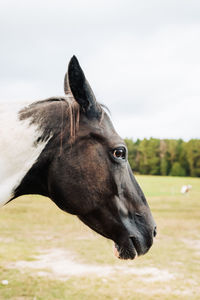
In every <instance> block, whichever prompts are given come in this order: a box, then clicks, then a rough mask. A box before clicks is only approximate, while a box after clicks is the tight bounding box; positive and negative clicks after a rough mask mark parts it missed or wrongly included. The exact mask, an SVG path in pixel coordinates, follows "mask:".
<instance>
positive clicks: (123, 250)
mask: <svg viewBox="0 0 200 300" xmlns="http://www.w3.org/2000/svg"><path fill="white" fill-rule="evenodd" d="M129 240H130V241H129V242H128V246H127V245H126V246H119V245H118V244H116V243H115V244H114V254H115V256H116V257H117V258H119V259H135V258H136V257H137V255H138V253H137V250H136V248H135V246H134V244H133V242H132V240H131V239H129Z"/></svg>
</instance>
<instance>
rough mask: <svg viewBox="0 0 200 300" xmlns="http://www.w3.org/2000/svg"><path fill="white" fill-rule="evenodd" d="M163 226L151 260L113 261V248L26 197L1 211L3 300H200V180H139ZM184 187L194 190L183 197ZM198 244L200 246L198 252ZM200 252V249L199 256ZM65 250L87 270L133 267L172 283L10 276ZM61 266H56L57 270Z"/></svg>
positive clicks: (125, 277)
mask: <svg viewBox="0 0 200 300" xmlns="http://www.w3.org/2000/svg"><path fill="white" fill-rule="evenodd" d="M137 179H138V182H139V183H140V185H141V187H142V188H143V190H144V192H145V195H146V196H147V199H148V202H149V205H150V207H151V210H152V213H153V215H154V218H155V220H156V223H157V226H158V236H157V238H156V240H155V243H154V245H153V247H152V248H151V250H150V251H149V253H148V254H146V255H145V256H143V257H140V258H138V259H136V260H134V261H128V262H127V261H119V260H117V259H116V258H115V257H114V256H113V250H112V247H113V245H112V242H111V241H108V240H106V239H104V238H103V237H101V236H99V235H97V234H95V233H93V232H92V231H91V230H90V229H88V228H87V227H86V226H85V225H83V224H82V223H81V222H80V221H79V220H78V219H77V218H76V217H74V216H71V215H68V214H65V213H63V212H62V211H60V210H59V209H58V208H57V207H56V206H55V205H54V204H53V203H52V202H51V201H50V200H49V199H46V198H43V197H39V196H38V197H35V196H34V197H33V196H26V197H21V198H19V199H16V200H15V201H13V202H11V203H10V204H8V205H6V206H5V207H3V208H2V209H1V210H0V282H1V281H2V280H4V279H6V280H8V281H9V284H8V285H2V284H0V300H7V299H12V300H29V299H31V300H68V299H69V300H71V299H73V300H82V299H83V300H84V299H85V300H86V299H87V300H93V299H96V300H100V299H103V300H104V299H110V300H111V299H112V300H123V299H130V300H142V299H145V300H156V299H161V300H162V299H166V300H167V299H194V300H197V299H200V297H199V295H200V263H199V258H200V246H199V245H200V179H197V178H178V177H159V176H137ZM183 184H191V185H192V187H193V188H192V190H191V191H190V193H189V194H188V195H181V194H180V188H181V186H182V185H183ZM195 241H199V243H197V245H195ZM198 247H199V248H198ZM53 248H61V249H66V251H70V252H72V253H74V254H75V257H76V258H77V260H78V261H79V262H81V263H87V264H88V263H89V264H93V265H94V264H98V265H101V266H104V265H116V266H128V267H132V268H138V269H139V270H143V269H144V268H157V269H159V270H164V271H167V272H169V273H170V274H171V275H173V276H174V277H173V278H172V279H171V280H166V281H164V278H161V279H163V281H162V280H161V279H159V280H157V281H154V280H152V278H153V275H152V276H151V274H150V275H148V276H146V275H130V274H122V273H121V272H118V273H113V274H112V276H103V277H102V276H99V277H98V276H95V275H94V274H93V275H90V274H86V275H85V276H77V277H75V276H71V277H68V278H66V279H65V280H59V278H56V276H55V278H51V279H50V278H48V277H38V276H37V274H36V271H34V270H32V271H30V270H28V269H17V268H10V267H9V266H10V264H11V263H15V262H17V261H20V260H27V261H32V260H33V261H34V259H35V257H34V256H35V255H37V254H39V253H40V251H41V250H43V249H53ZM55 263H56V262H55Z"/></svg>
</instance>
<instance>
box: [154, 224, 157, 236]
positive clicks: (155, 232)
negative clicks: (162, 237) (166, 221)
mask: <svg viewBox="0 0 200 300" xmlns="http://www.w3.org/2000/svg"><path fill="white" fill-rule="evenodd" d="M156 234H157V227H156V226H155V227H154V231H153V236H154V237H155V236H156Z"/></svg>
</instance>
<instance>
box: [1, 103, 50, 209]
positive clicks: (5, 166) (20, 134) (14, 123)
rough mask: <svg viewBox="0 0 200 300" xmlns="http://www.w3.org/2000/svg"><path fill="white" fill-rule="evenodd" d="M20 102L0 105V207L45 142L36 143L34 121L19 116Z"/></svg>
mask: <svg viewBox="0 0 200 300" xmlns="http://www.w3.org/2000/svg"><path fill="white" fill-rule="evenodd" d="M20 108H21V107H20V106H19V105H11V104H10V105H1V106H0V191H1V194H0V206H2V205H4V204H5V203H6V202H8V201H9V200H10V199H11V198H12V197H13V191H14V190H15V188H16V187H17V186H18V185H19V184H20V182H21V181H22V179H23V178H24V176H25V175H26V174H27V172H28V171H29V170H30V168H31V167H32V166H33V164H34V163H35V162H36V161H37V159H38V157H39V155H40V153H41V152H42V150H43V149H44V147H45V145H46V143H47V142H48V141H43V142H40V143H37V144H36V143H35V141H36V140H37V139H38V138H39V137H40V136H41V131H40V130H39V127H38V126H37V125H36V124H31V125H30V120H28V119H27V120H20V119H19V111H20Z"/></svg>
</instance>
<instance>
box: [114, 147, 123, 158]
mask: <svg viewBox="0 0 200 300" xmlns="http://www.w3.org/2000/svg"><path fill="white" fill-rule="evenodd" d="M113 156H114V157H115V158H117V159H125V158H126V149H125V148H117V149H114V150H113Z"/></svg>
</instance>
